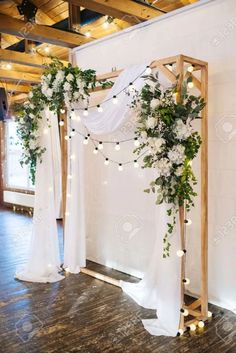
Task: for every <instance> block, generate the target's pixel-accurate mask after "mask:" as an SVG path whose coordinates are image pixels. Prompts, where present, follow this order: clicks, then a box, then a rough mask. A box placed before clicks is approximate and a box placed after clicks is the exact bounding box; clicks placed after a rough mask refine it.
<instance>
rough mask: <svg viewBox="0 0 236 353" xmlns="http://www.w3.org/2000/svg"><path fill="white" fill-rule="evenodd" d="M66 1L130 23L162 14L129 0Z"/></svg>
mask: <svg viewBox="0 0 236 353" xmlns="http://www.w3.org/2000/svg"><path fill="white" fill-rule="evenodd" d="M67 2H69V3H71V4H74V5H77V6H83V7H85V8H87V9H89V10H92V11H96V12H99V13H101V14H104V15H109V16H112V17H115V18H119V19H121V20H124V21H126V22H129V23H131V24H137V23H139V22H142V21H147V20H150V19H151V18H153V17H156V16H160V15H162V14H163V13H162V12H161V11H158V10H157V9H154V8H151V7H148V6H145V5H142V4H139V3H136V2H134V1H131V0H119V1H117V0H91V1H87V0H67Z"/></svg>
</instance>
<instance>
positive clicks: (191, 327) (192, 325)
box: [189, 324, 197, 331]
mask: <svg viewBox="0 0 236 353" xmlns="http://www.w3.org/2000/svg"><path fill="white" fill-rule="evenodd" d="M189 328H190V330H191V331H196V328H197V327H196V325H195V324H191V325H189Z"/></svg>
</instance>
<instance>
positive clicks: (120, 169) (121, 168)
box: [118, 163, 123, 172]
mask: <svg viewBox="0 0 236 353" xmlns="http://www.w3.org/2000/svg"><path fill="white" fill-rule="evenodd" d="M118 170H119V171H120V172H122V170H123V166H122V164H121V163H120V164H119V167H118Z"/></svg>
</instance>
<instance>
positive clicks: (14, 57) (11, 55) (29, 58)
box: [0, 49, 68, 68]
mask: <svg viewBox="0 0 236 353" xmlns="http://www.w3.org/2000/svg"><path fill="white" fill-rule="evenodd" d="M0 60H1V61H7V62H11V63H16V64H22V65H29V66H34V67H40V68H42V67H44V66H45V65H48V64H50V63H51V62H52V60H51V59H50V58H47V57H44V56H41V55H37V54H35V55H31V54H26V53H20V52H17V51H13V50H7V49H0ZM61 61H62V60H61ZM62 63H63V65H65V66H67V65H68V62H67V61H62Z"/></svg>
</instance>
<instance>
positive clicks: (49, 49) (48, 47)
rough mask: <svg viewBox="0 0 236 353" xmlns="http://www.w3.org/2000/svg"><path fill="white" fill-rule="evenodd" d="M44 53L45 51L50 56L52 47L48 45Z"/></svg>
mask: <svg viewBox="0 0 236 353" xmlns="http://www.w3.org/2000/svg"><path fill="white" fill-rule="evenodd" d="M44 51H45V53H47V54H49V53H50V51H51V48H50V46H49V45H47V46H46V47H45V48H44Z"/></svg>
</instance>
